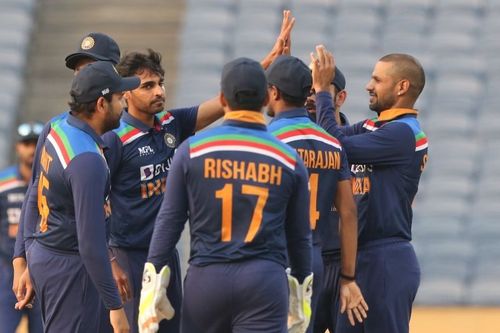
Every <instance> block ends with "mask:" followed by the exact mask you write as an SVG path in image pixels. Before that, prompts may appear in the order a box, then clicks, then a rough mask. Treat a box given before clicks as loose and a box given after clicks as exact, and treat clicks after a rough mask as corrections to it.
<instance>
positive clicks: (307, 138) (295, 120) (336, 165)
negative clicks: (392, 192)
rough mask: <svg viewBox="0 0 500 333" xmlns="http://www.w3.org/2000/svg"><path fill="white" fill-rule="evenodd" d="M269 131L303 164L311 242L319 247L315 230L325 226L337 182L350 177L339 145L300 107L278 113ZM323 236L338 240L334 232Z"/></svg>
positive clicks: (319, 239) (318, 233) (345, 159)
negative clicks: (305, 173)
mask: <svg viewBox="0 0 500 333" xmlns="http://www.w3.org/2000/svg"><path fill="white" fill-rule="evenodd" d="M269 131H270V132H271V133H272V134H273V135H274V136H276V137H277V138H278V139H280V140H281V141H282V142H285V143H287V144H288V145H290V146H292V147H293V148H294V149H295V150H296V151H297V153H298V154H299V156H300V157H301V158H302V160H303V161H304V165H305V166H306V168H307V170H308V172H309V186H310V191H311V204H310V209H309V215H310V222H311V229H312V230H313V242H314V244H315V245H322V244H321V243H322V242H321V238H322V237H321V235H320V232H319V231H320V230H323V228H322V225H323V224H327V223H329V220H330V212H331V209H332V205H333V202H334V199H335V195H336V192H337V185H338V182H339V181H343V180H349V179H350V178H351V176H350V172H349V166H348V163H347V158H346V156H345V153H344V151H343V150H342V146H341V144H340V142H339V141H338V140H337V139H336V138H334V137H332V136H331V135H330V134H328V133H327V132H326V131H325V130H324V129H322V128H321V127H320V126H318V125H316V124H315V123H313V122H312V121H311V120H310V118H309V117H308V115H307V111H306V110H305V109H303V108H299V109H292V110H288V111H284V112H280V113H278V114H277V115H276V117H275V118H274V119H273V120H272V122H271V124H270V125H269ZM325 237H326V238H329V237H338V231H337V232H334V233H333V234H332V235H325ZM325 237H323V238H325Z"/></svg>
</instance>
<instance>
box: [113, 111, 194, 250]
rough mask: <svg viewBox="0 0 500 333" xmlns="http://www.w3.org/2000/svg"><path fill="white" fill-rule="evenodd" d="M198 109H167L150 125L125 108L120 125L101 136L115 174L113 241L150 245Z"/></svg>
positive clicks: (128, 245)
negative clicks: (169, 179) (174, 167)
mask: <svg viewBox="0 0 500 333" xmlns="http://www.w3.org/2000/svg"><path fill="white" fill-rule="evenodd" d="M197 114H198V107H191V108H183V109H175V110H170V111H163V112H161V113H159V114H157V115H156V116H155V126H154V127H153V128H151V127H149V126H147V125H146V124H144V123H142V122H141V121H139V120H138V119H136V118H134V117H133V116H132V115H130V114H129V113H128V112H127V111H124V112H123V114H122V117H121V120H120V126H119V127H118V128H117V129H115V130H113V131H110V132H107V133H106V134H104V135H103V140H104V142H105V143H106V145H107V146H108V147H109V149H107V150H106V151H105V156H106V160H107V161H108V165H109V168H110V173H111V193H110V196H109V201H110V204H111V216H110V218H109V229H110V234H109V238H110V239H109V243H110V246H113V247H121V248H128V249H142V250H147V249H148V248H149V243H150V240H151V235H152V233H153V226H154V221H155V219H156V214H157V213H158V210H159V209H160V205H161V202H162V199H163V195H164V192H165V185H166V180H167V175H168V171H169V169H170V164H171V163H172V157H173V156H174V152H175V150H176V149H177V147H178V146H179V145H180V143H181V142H182V141H184V140H185V139H186V138H187V137H189V136H191V135H193V133H194V131H195V126H196V117H197Z"/></svg>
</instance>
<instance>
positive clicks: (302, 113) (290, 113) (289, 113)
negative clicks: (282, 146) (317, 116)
mask: <svg viewBox="0 0 500 333" xmlns="http://www.w3.org/2000/svg"><path fill="white" fill-rule="evenodd" d="M298 117H306V118H307V119H309V114H308V113H307V110H306V109H304V108H294V109H289V110H286V111H281V112H278V113H277V114H276V115H275V116H274V118H273V120H271V123H272V122H275V121H277V120H280V119H286V118H298Z"/></svg>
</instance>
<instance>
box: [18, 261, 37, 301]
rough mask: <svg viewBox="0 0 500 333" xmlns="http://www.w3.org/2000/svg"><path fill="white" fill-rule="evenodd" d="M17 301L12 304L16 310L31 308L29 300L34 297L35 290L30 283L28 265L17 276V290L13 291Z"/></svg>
mask: <svg viewBox="0 0 500 333" xmlns="http://www.w3.org/2000/svg"><path fill="white" fill-rule="evenodd" d="M15 294H16V298H17V303H16V304H15V305H14V308H15V309H16V310H22V309H24V308H25V307H26V308H28V309H29V308H31V307H32V306H33V305H32V304H31V302H32V301H33V298H34V297H35V290H34V289H33V285H32V284H31V278H30V273H29V269H28V267H26V269H25V270H24V272H23V273H22V274H21V277H20V278H19V283H18V285H17V290H16V291H15Z"/></svg>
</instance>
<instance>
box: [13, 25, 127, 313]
mask: <svg viewBox="0 0 500 333" xmlns="http://www.w3.org/2000/svg"><path fill="white" fill-rule="evenodd" d="M97 60H102V61H109V62H111V63H113V64H115V65H116V64H117V63H118V61H119V60H120V49H119V47H118V45H117V44H116V42H115V41H114V40H113V39H112V38H111V37H109V36H108V35H105V34H103V33H99V32H93V33H89V34H87V35H85V36H84V37H83V38H82V39H81V40H80V42H79V43H78V46H77V49H76V51H75V52H73V53H71V54H69V55H68V56H67V57H66V67H68V68H69V69H71V70H73V71H74V73H75V75H76V74H77V73H78V71H79V70H80V69H81V68H83V66H85V65H87V64H89V63H91V62H94V61H97ZM67 114H68V112H65V113H62V114H60V115H58V116H56V117H54V118H53V119H51V120H50V121H49V122H48V123H47V124H46V125H45V127H44V128H43V131H42V132H41V134H40V136H39V140H38V142H37V147H36V150H35V158H34V160H35V161H37V160H39V159H40V155H41V152H42V146H43V144H44V143H45V140H46V138H47V135H48V134H49V132H50V130H51V127H52V124H54V123H56V122H57V121H59V120H61V119H64V118H65V117H66V116H67ZM35 166H36V164H35ZM39 174H40V170H36V169H35V170H33V176H32V177H31V180H30V181H29V182H28V190H27V193H26V198H29V197H30V196H29V193H30V192H31V190H32V188H33V185H32V184H33V183H34V181H35V178H36V177H37V176H38V175H39ZM35 191H36V189H35ZM34 200H35V204H34V205H30V207H35V208H36V198H34ZM25 207H26V201H25V202H24V203H23V209H22V213H21V218H20V221H19V232H18V233H17V237H16V242H15V250H14V255H13V260H12V266H13V267H14V277H13V281H12V290H13V292H14V294H15V295H16V298H17V300H18V304H16V307H17V308H19V309H22V308H23V307H24V306H26V305H27V304H29V302H30V301H31V299H32V297H33V289H32V286H31V284H30V281H29V273H28V271H26V250H25V249H26V243H28V244H30V243H31V240H32V237H33V233H34V232H35V229H36V227H35V225H36V223H37V221H38V211H37V210H36V209H35V210H30V209H28V210H27V209H25Z"/></svg>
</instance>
